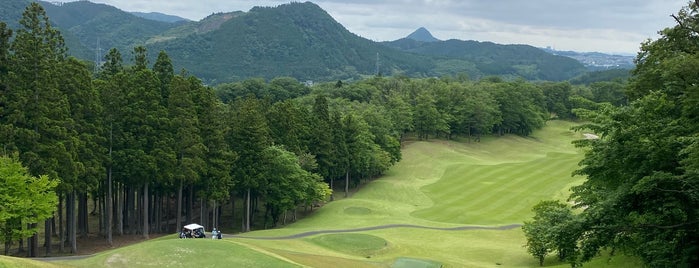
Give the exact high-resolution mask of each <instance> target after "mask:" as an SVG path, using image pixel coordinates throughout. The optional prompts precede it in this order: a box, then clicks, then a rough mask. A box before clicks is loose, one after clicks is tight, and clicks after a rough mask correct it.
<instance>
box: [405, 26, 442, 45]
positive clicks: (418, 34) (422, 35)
mask: <svg viewBox="0 0 699 268" xmlns="http://www.w3.org/2000/svg"><path fill="white" fill-rule="evenodd" d="M406 38H407V39H412V40H416V41H421V42H438V41H441V40H439V39H437V38H435V37H434V36H432V34H431V33H430V31H428V30H427V29H425V27H420V28H418V29H417V30H415V31H414V32H413V33H411V34H410V35H408V36H407V37H406Z"/></svg>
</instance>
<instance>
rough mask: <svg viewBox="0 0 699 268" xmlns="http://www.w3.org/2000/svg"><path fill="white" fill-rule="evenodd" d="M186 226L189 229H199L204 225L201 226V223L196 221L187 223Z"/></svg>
mask: <svg viewBox="0 0 699 268" xmlns="http://www.w3.org/2000/svg"><path fill="white" fill-rule="evenodd" d="M184 228H185V229H188V230H196V229H199V228H204V226H201V225H199V224H196V223H192V224H187V225H185V226H184Z"/></svg>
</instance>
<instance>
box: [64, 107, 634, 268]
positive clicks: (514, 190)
mask: <svg viewBox="0 0 699 268" xmlns="http://www.w3.org/2000/svg"><path fill="white" fill-rule="evenodd" d="M572 126H573V123H571V122H564V121H549V122H548V123H547V125H546V127H544V128H543V129H541V130H538V131H535V132H534V133H533V134H532V135H531V136H529V137H519V136H515V135H505V136H502V137H484V138H483V139H482V141H481V142H461V141H445V140H440V139H431V140H428V141H415V140H413V141H408V142H406V143H405V145H404V147H403V159H402V160H401V161H400V162H399V163H398V164H396V165H395V166H394V167H393V168H392V169H391V170H390V171H389V172H387V174H385V176H383V177H381V178H379V179H376V180H373V181H371V182H369V183H367V184H366V185H364V186H362V189H361V190H359V191H357V192H356V193H354V194H353V195H352V196H350V197H349V198H344V199H339V200H336V201H333V202H329V203H327V204H325V205H324V206H323V207H321V208H319V209H317V211H315V212H314V213H313V214H311V215H310V216H308V217H306V218H303V219H301V220H299V221H297V222H295V223H293V224H289V225H287V226H284V227H283V228H278V229H271V230H260V231H253V232H249V233H244V234H239V235H236V236H230V235H229V236H226V237H224V239H223V240H210V239H177V238H176V236H175V235H171V236H166V237H162V238H159V239H154V240H150V241H148V242H143V243H139V244H135V245H132V246H128V247H124V248H119V249H115V250H111V251H107V252H103V253H100V254H97V255H94V256H92V257H89V258H86V259H82V260H70V261H60V262H52V263H53V264H58V265H67V267H538V261H537V259H535V258H534V257H532V256H530V255H529V254H527V252H526V249H525V248H524V247H523V245H524V244H525V238H524V235H523V233H522V231H521V227H520V226H521V224H522V223H523V222H524V221H526V220H529V219H530V218H531V216H532V212H531V208H532V206H534V205H535V204H536V203H538V202H539V201H541V200H549V199H560V200H565V199H566V198H567V196H568V193H569V192H568V189H569V188H570V187H571V186H573V185H575V184H578V183H580V182H581V181H582V179H583V178H581V177H571V173H572V172H573V171H574V170H575V169H576V168H577V163H578V162H579V161H580V160H581V159H582V151H581V150H580V149H577V148H575V147H574V146H573V145H572V144H571V141H573V140H576V139H581V138H583V134H582V133H576V132H573V131H571V130H570V128H571V127H572ZM336 191H337V192H336V193H335V196H336V197H338V198H340V197H342V196H343V195H344V193H343V192H340V191H338V190H336ZM635 265H638V263H635V262H633V261H631V260H629V259H628V258H624V257H614V258H611V259H610V258H608V257H600V258H599V259H598V260H595V261H593V262H592V263H588V264H586V267H625V266H628V267H633V266H635ZM545 266H547V267H569V265H567V264H564V263H559V262H557V260H556V258H555V256H549V257H548V258H547V259H546V262H545Z"/></svg>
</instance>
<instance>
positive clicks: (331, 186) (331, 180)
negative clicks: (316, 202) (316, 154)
mask: <svg viewBox="0 0 699 268" xmlns="http://www.w3.org/2000/svg"><path fill="white" fill-rule="evenodd" d="M334 181H335V179H333V178H331V179H330V190H332V191H330V201H335V189H334V188H333V187H334V186H333V182H334Z"/></svg>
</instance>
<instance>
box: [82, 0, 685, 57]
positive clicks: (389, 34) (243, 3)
mask: <svg viewBox="0 0 699 268" xmlns="http://www.w3.org/2000/svg"><path fill="white" fill-rule="evenodd" d="M91 1H92V2H96V3H105V4H109V5H112V6H115V7H117V8H120V9H122V10H125V11H141V12H161V13H165V14H170V15H177V16H180V17H184V18H187V19H191V20H197V21H198V20H200V19H202V18H204V17H206V16H208V15H210V14H212V13H216V12H230V11H238V10H240V11H248V10H250V8H252V7H253V6H277V5H280V4H284V3H288V2H290V0H289V1H275V0H262V1H251V0H91ZM312 2H314V3H316V4H318V5H319V6H320V7H321V8H323V9H324V10H325V11H327V12H328V13H329V14H330V15H331V16H332V17H333V18H335V20H337V21H338V22H339V23H341V24H342V25H344V26H345V28H347V29H348V30H349V31H351V32H353V33H355V34H357V35H360V36H362V37H365V38H368V39H371V40H374V41H391V40H396V39H399V38H402V37H405V36H407V35H408V34H410V33H411V32H413V31H414V30H415V29H417V28H419V27H425V28H427V29H428V30H429V31H430V32H431V33H432V34H433V35H434V36H435V37H436V38H439V39H442V40H446V39H461V40H478V41H492V42H495V43H500V44H529V45H533V46H537V47H547V46H550V47H552V48H554V49H557V50H574V51H580V52H586V51H599V52H606V53H627V54H635V53H636V52H637V51H638V48H639V44H640V43H641V42H643V41H644V40H646V39H648V38H653V39H655V38H657V32H658V31H659V30H661V29H664V28H666V27H670V26H673V25H674V24H675V22H674V21H673V19H672V18H671V17H670V15H671V14H676V13H677V11H678V10H680V8H682V7H683V6H685V5H687V3H688V1H687V0H641V1H639V0H528V1H527V0H355V1H349V0H315V1H312Z"/></svg>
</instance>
